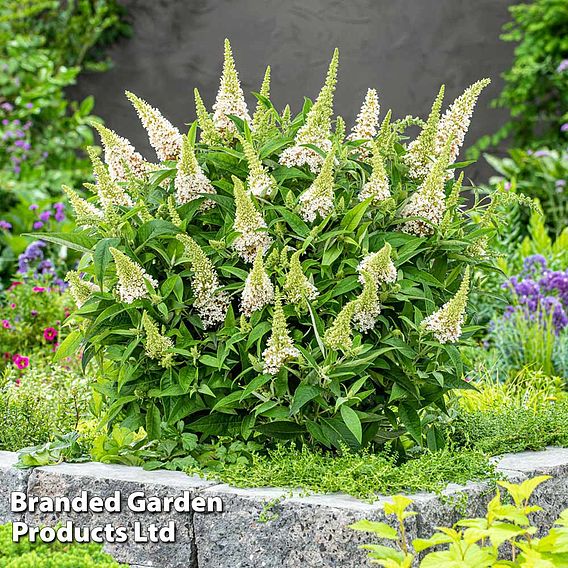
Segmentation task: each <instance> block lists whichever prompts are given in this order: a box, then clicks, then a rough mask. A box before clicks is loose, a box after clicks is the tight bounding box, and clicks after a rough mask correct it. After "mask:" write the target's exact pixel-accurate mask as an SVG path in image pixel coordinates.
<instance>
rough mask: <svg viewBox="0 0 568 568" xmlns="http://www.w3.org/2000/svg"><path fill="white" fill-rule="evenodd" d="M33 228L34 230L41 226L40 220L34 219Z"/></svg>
mask: <svg viewBox="0 0 568 568" xmlns="http://www.w3.org/2000/svg"><path fill="white" fill-rule="evenodd" d="M33 228H34V229H35V230H36V231H38V230H39V229H41V228H43V223H42V222H41V221H36V222H35V223H34V224H33Z"/></svg>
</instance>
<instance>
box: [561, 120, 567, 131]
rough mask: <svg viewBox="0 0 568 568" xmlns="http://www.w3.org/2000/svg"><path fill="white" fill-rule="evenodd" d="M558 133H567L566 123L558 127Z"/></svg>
mask: <svg viewBox="0 0 568 568" xmlns="http://www.w3.org/2000/svg"><path fill="white" fill-rule="evenodd" d="M560 132H568V122H565V123H564V124H563V125H562V126H561V127H560Z"/></svg>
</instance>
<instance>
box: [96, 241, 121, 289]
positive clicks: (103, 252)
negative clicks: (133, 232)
mask: <svg viewBox="0 0 568 568" xmlns="http://www.w3.org/2000/svg"><path fill="white" fill-rule="evenodd" d="M119 243H120V239H117V238H107V239H101V240H100V241H99V242H98V243H97V245H96V246H95V252H94V253H93V263H94V265H95V278H96V279H97V281H98V283H99V286H100V287H101V290H102V289H103V281H104V276H105V272H106V269H107V266H108V265H109V263H110V261H111V260H112V254H111V253H110V250H109V248H110V247H117V246H118V244H119Z"/></svg>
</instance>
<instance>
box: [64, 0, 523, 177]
mask: <svg viewBox="0 0 568 568" xmlns="http://www.w3.org/2000/svg"><path fill="white" fill-rule="evenodd" d="M512 3H513V1H512V0H474V1H472V0H346V1H341V0H124V4H125V5H126V7H127V9H128V12H129V16H130V19H131V21H132V23H133V28H134V37H133V38H132V39H129V40H124V41H121V42H120V43H119V44H117V45H116V46H114V47H113V48H112V49H111V50H110V53H109V55H110V56H111V58H112V59H113V60H114V62H115V66H114V68H113V69H112V70H111V71H109V72H108V73H105V74H92V75H83V76H82V78H81V80H80V82H79V85H78V86H77V88H76V89H75V93H74V94H75V95H76V96H78V97H82V96H86V95H88V94H94V95H95V97H96V101H97V103H96V107H95V111H96V112H97V113H98V114H99V115H101V116H102V117H103V118H104V119H105V120H106V121H107V123H108V125H109V126H110V127H111V128H113V129H114V130H116V131H117V132H119V133H120V134H123V135H125V136H127V137H128V138H130V139H131V140H132V142H133V143H134V144H135V145H136V146H137V147H139V148H140V149H141V150H142V151H143V152H145V153H146V154H147V156H148V157H149V158H151V159H154V155H153V153H152V152H151V151H149V148H148V144H147V141H146V137H145V135H144V132H143V130H142V128H141V127H140V126H139V123H138V120H137V118H136V115H135V113H134V112H133V110H132V109H131V108H130V105H129V103H128V101H127V100H126V98H125V97H124V96H123V91H124V90H125V89H129V90H131V91H133V92H135V93H136V94H137V95H139V96H141V97H142V98H144V99H146V100H147V101H148V102H150V103H151V104H153V105H154V106H157V107H159V108H160V109H161V110H162V112H163V113H164V114H165V115H166V116H167V117H168V118H170V119H171V120H172V121H173V122H174V123H175V124H177V125H179V126H180V127H183V124H184V123H187V122H188V121H190V120H192V119H193V118H194V105H193V87H195V86H196V87H198V88H199V89H200V91H201V94H202V96H203V97H204V100H205V103H206V105H207V106H208V108H210V107H211V105H212V103H213V100H214V97H215V93H216V90H217V86H218V79H219V75H220V72H221V66H222V53H223V39H224V38H225V37H228V38H229V39H230V40H231V42H232V45H233V51H234V53H235V58H236V62H237V68H238V69H239V72H240V76H241V81H242V84H243V88H244V90H245V92H250V91H252V90H258V88H259V83H260V81H261V79H262V75H263V73H264V68H265V66H266V65H267V64H270V65H271V66H272V77H273V82H272V99H273V101H274V102H275V104H276V105H277V106H278V107H280V108H281V107H283V106H284V105H285V104H286V103H290V104H291V106H292V110H293V111H297V110H299V108H300V105H301V104H302V100H303V99H302V98H303V96H304V95H307V96H310V97H314V96H316V94H317V92H318V90H319V88H320V86H321V83H322V81H323V78H324V75H325V71H326V67H327V64H328V61H329V58H330V57H331V53H332V50H333V48H334V47H335V46H338V47H339V49H340V52H341V56H340V76H339V84H338V88H337V96H336V113H338V114H342V115H343V116H344V117H345V118H346V119H347V121H348V125H350V123H351V121H352V120H353V118H354V116H355V115H356V113H357V110H358V108H359V106H360V103H361V99H362V97H363V95H364V93H365V91H366V89H367V88H368V87H375V88H377V89H378V91H379V96H380V98H381V104H382V108H383V111H385V110H386V109H388V108H392V109H393V112H394V114H395V116H398V117H401V116H404V115H406V114H414V115H420V116H424V115H426V114H427V113H428V110H429V107H430V104H431V102H432V99H433V98H434V96H435V95H436V93H437V90H438V88H439V85H440V84H441V83H445V84H446V93H447V94H446V98H447V100H448V101H449V100H450V99H453V98H454V97H455V96H457V95H458V94H459V93H460V92H461V91H462V90H463V89H464V88H465V87H466V86H468V85H469V84H470V83H472V82H474V81H475V80H477V79H479V78H481V77H491V79H493V84H492V85H491V87H490V88H489V89H487V90H486V92H485V93H484V95H483V98H482V100H481V101H480V104H479V108H478V111H477V113H476V115H475V117H474V122H473V125H472V128H471V130H470V134H469V137H468V140H467V142H469V143H472V142H473V141H475V140H476V139H477V137H478V136H480V135H482V134H484V133H489V132H492V131H494V130H495V129H496V127H497V126H498V125H499V124H500V123H501V122H502V121H503V120H504V118H505V115H504V113H503V111H499V110H494V109H490V108H489V101H490V99H491V98H493V97H494V96H495V95H496V94H497V93H498V92H499V90H500V87H501V85H502V82H501V80H500V78H499V75H500V73H501V72H502V71H503V70H505V69H507V68H508V67H509V66H510V63H511V59H512V46H511V45H510V44H505V43H503V42H502V41H500V40H499V33H500V29H501V26H502V25H503V23H504V22H506V21H507V20H508V12H507V7H508V6H509V5H510V4H512ZM254 104H255V100H254V98H253V97H252V96H251V97H250V99H249V106H252V105H254ZM383 113H384V112H383ZM467 142H466V143H467ZM487 171H488V170H487V169H486V168H481V170H480V168H479V167H475V168H473V169H472V168H470V169H469V170H468V173H469V175H470V176H473V177H476V178H479V179H481V178H482V177H484V175H485V174H486V173H487ZM480 172H481V173H480ZM476 174H478V175H476Z"/></svg>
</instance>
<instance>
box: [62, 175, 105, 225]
mask: <svg viewBox="0 0 568 568" xmlns="http://www.w3.org/2000/svg"><path fill="white" fill-rule="evenodd" d="M62 188H63V191H64V192H65V194H66V195H67V199H69V203H71V207H72V208H73V211H74V212H75V222H76V223H77V225H78V226H79V227H96V226H98V225H99V223H100V222H101V221H102V220H103V219H104V213H103V211H102V210H101V209H99V208H98V207H97V206H95V205H93V204H92V203H90V202H89V201H87V200H86V199H83V198H82V197H79V195H78V194H77V193H76V192H75V191H73V190H72V189H71V188H70V187H69V186H67V185H64V186H62Z"/></svg>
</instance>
